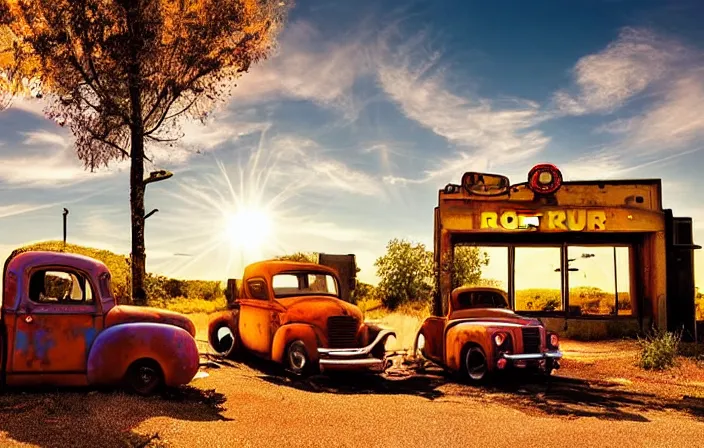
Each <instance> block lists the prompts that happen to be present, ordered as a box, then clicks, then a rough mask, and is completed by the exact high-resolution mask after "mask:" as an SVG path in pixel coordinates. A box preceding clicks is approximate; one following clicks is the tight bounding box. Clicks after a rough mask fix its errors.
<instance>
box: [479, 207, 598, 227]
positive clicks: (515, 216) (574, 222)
mask: <svg viewBox="0 0 704 448" xmlns="http://www.w3.org/2000/svg"><path fill="white" fill-rule="evenodd" d="M528 218H531V219H532V220H535V219H536V218H537V219H538V220H539V222H540V225H539V226H538V227H539V228H540V229H542V230H553V231H554V230H565V231H573V232H581V231H584V230H586V231H601V230H606V212H605V211H603V210H586V209H567V210H548V211H547V212H546V213H530V214H524V213H518V212H516V211H513V210H509V211H505V212H502V213H501V214H499V213H497V212H482V214H481V217H480V219H481V223H480V228H482V229H497V230H518V229H528V228H531V227H535V226H534V225H532V224H529V223H528V221H530V220H529V219H528Z"/></svg>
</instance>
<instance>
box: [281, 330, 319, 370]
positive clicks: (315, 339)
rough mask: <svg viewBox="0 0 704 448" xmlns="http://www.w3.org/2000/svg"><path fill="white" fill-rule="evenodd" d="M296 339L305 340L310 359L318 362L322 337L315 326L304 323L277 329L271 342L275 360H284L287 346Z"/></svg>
mask: <svg viewBox="0 0 704 448" xmlns="http://www.w3.org/2000/svg"><path fill="white" fill-rule="evenodd" d="M296 339H300V340H301V341H303V343H304V344H305V346H306V351H307V352H308V356H309V357H310V361H311V362H313V363H316V362H317V361H318V347H319V346H320V345H321V343H320V342H321V340H320V337H319V335H318V334H317V332H316V329H315V327H314V326H312V325H309V324H302V323H295V324H286V325H283V326H281V327H279V329H278V330H276V333H275V334H274V340H273V341H272V344H271V359H272V360H273V361H275V362H279V363H280V362H282V361H283V359H284V356H285V352H286V348H287V347H288V345H289V344H290V343H291V342H293V341H295V340H296Z"/></svg>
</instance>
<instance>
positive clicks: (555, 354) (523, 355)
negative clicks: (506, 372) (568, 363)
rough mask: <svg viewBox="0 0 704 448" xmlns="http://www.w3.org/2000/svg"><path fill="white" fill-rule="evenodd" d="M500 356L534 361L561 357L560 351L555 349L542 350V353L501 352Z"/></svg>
mask: <svg viewBox="0 0 704 448" xmlns="http://www.w3.org/2000/svg"><path fill="white" fill-rule="evenodd" d="M500 356H501V358H504V359H506V360H508V361H536V360H541V359H560V358H562V352H561V351H559V350H556V351H554V352H544V353H519V354H508V353H502V354H501V355H500Z"/></svg>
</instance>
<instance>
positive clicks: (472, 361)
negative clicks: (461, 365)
mask: <svg viewBox="0 0 704 448" xmlns="http://www.w3.org/2000/svg"><path fill="white" fill-rule="evenodd" d="M465 363H466V365H467V373H468V374H469V377H470V378H472V379H473V380H481V379H482V378H484V375H486V372H487V364H486V358H485V357H484V354H483V353H482V352H481V351H479V349H477V348H470V349H469V351H468V352H467V357H466V359H465Z"/></svg>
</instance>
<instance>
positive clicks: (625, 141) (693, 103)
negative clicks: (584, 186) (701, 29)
mask: <svg viewBox="0 0 704 448" xmlns="http://www.w3.org/2000/svg"><path fill="white" fill-rule="evenodd" d="M575 76H576V82H577V85H578V86H579V87H580V88H581V92H580V94H579V95H578V96H576V97H571V96H569V95H567V93H565V92H564V91H561V92H558V94H557V95H556V96H555V98H556V99H557V104H558V106H560V107H561V111H562V112H563V113H567V114H574V115H582V114H586V113H596V112H611V111H614V110H617V109H618V108H619V107H621V106H623V105H624V104H625V103H626V102H627V101H628V99H629V98H632V97H635V96H638V95H639V94H645V93H646V92H647V97H645V98H642V100H643V101H642V104H643V105H642V106H641V107H640V112H637V113H635V114H632V115H630V116H625V117H622V118H618V119H616V120H613V121H610V122H606V123H604V124H601V125H599V126H598V127H597V128H596V129H595V130H594V131H595V133H597V134H602V135H611V136H613V140H612V141H611V142H608V143H605V144H604V145H602V148H600V149H599V150H597V151H594V152H591V153H587V154H585V155H582V156H580V157H579V158H578V159H576V160H574V161H572V162H571V163H568V164H566V165H564V166H565V169H566V171H567V172H569V171H570V170H571V167H574V172H575V173H579V175H580V177H581V178H592V177H601V178H612V177H618V176H621V177H622V176H625V175H630V174H633V173H636V172H638V171H639V170H642V169H644V168H648V167H650V166H653V165H656V164H657V165H662V164H664V163H669V162H672V161H674V160H676V159H677V158H679V157H682V156H685V155H688V154H691V153H693V152H697V151H700V150H701V149H702V147H701V146H702V145H701V144H699V143H698V142H699V140H700V139H701V138H702V137H704V55H703V54H702V53H701V51H697V50H695V49H692V48H689V47H687V46H685V45H684V44H682V43H680V42H678V41H676V40H674V39H670V38H666V37H663V36H662V35H659V34H657V33H655V32H653V31H650V30H645V29H632V28H626V29H624V30H623V31H622V32H621V34H620V36H619V38H618V39H617V40H616V41H615V42H613V43H611V44H610V45H609V46H607V48H606V49H605V50H603V51H601V52H599V53H596V54H593V55H588V56H585V57H583V58H582V59H580V61H579V62H578V63H577V66H576V67H575Z"/></svg>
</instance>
